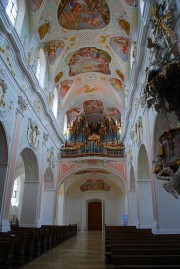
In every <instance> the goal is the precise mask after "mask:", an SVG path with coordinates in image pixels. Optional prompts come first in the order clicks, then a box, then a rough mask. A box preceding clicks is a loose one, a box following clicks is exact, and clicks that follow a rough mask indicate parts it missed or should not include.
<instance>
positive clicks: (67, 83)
mask: <svg viewBox="0 0 180 269" xmlns="http://www.w3.org/2000/svg"><path fill="white" fill-rule="evenodd" d="M72 83H73V80H70V79H66V80H63V81H61V82H60V93H61V96H62V97H64V96H65V95H66V93H67V92H68V91H69V89H70V87H71V85H72Z"/></svg>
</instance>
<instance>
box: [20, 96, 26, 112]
mask: <svg viewBox="0 0 180 269" xmlns="http://www.w3.org/2000/svg"><path fill="white" fill-rule="evenodd" d="M27 106H28V104H27V103H26V101H25V99H24V98H23V97H22V96H18V108H19V110H20V111H21V112H24V110H26V109H27Z"/></svg>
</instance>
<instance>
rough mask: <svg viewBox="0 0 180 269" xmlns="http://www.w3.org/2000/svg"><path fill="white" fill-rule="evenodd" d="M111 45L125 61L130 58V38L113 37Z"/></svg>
mask: <svg viewBox="0 0 180 269" xmlns="http://www.w3.org/2000/svg"><path fill="white" fill-rule="evenodd" d="M110 45H111V47H112V48H113V50H114V51H115V53H116V54H117V55H118V56H119V57H120V58H121V60H122V61H123V62H126V61H127V60H128V48H129V40H128V39H127V38H124V37H120V36H119V37H111V38H110Z"/></svg>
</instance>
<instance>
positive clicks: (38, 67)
mask: <svg viewBox="0 0 180 269" xmlns="http://www.w3.org/2000/svg"><path fill="white" fill-rule="evenodd" d="M40 72H41V65H40V59H38V62H37V69H36V77H37V79H38V80H39V78H40Z"/></svg>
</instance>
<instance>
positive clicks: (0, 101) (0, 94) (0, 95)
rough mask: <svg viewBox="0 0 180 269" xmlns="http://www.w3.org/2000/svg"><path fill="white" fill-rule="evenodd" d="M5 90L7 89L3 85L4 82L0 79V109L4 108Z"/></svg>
mask: <svg viewBox="0 0 180 269" xmlns="http://www.w3.org/2000/svg"><path fill="white" fill-rule="evenodd" d="M6 89H7V86H6V84H5V83H4V80H3V79H2V78H0V107H1V106H2V107H4V106H5V102H4V98H5V93H6Z"/></svg>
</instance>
